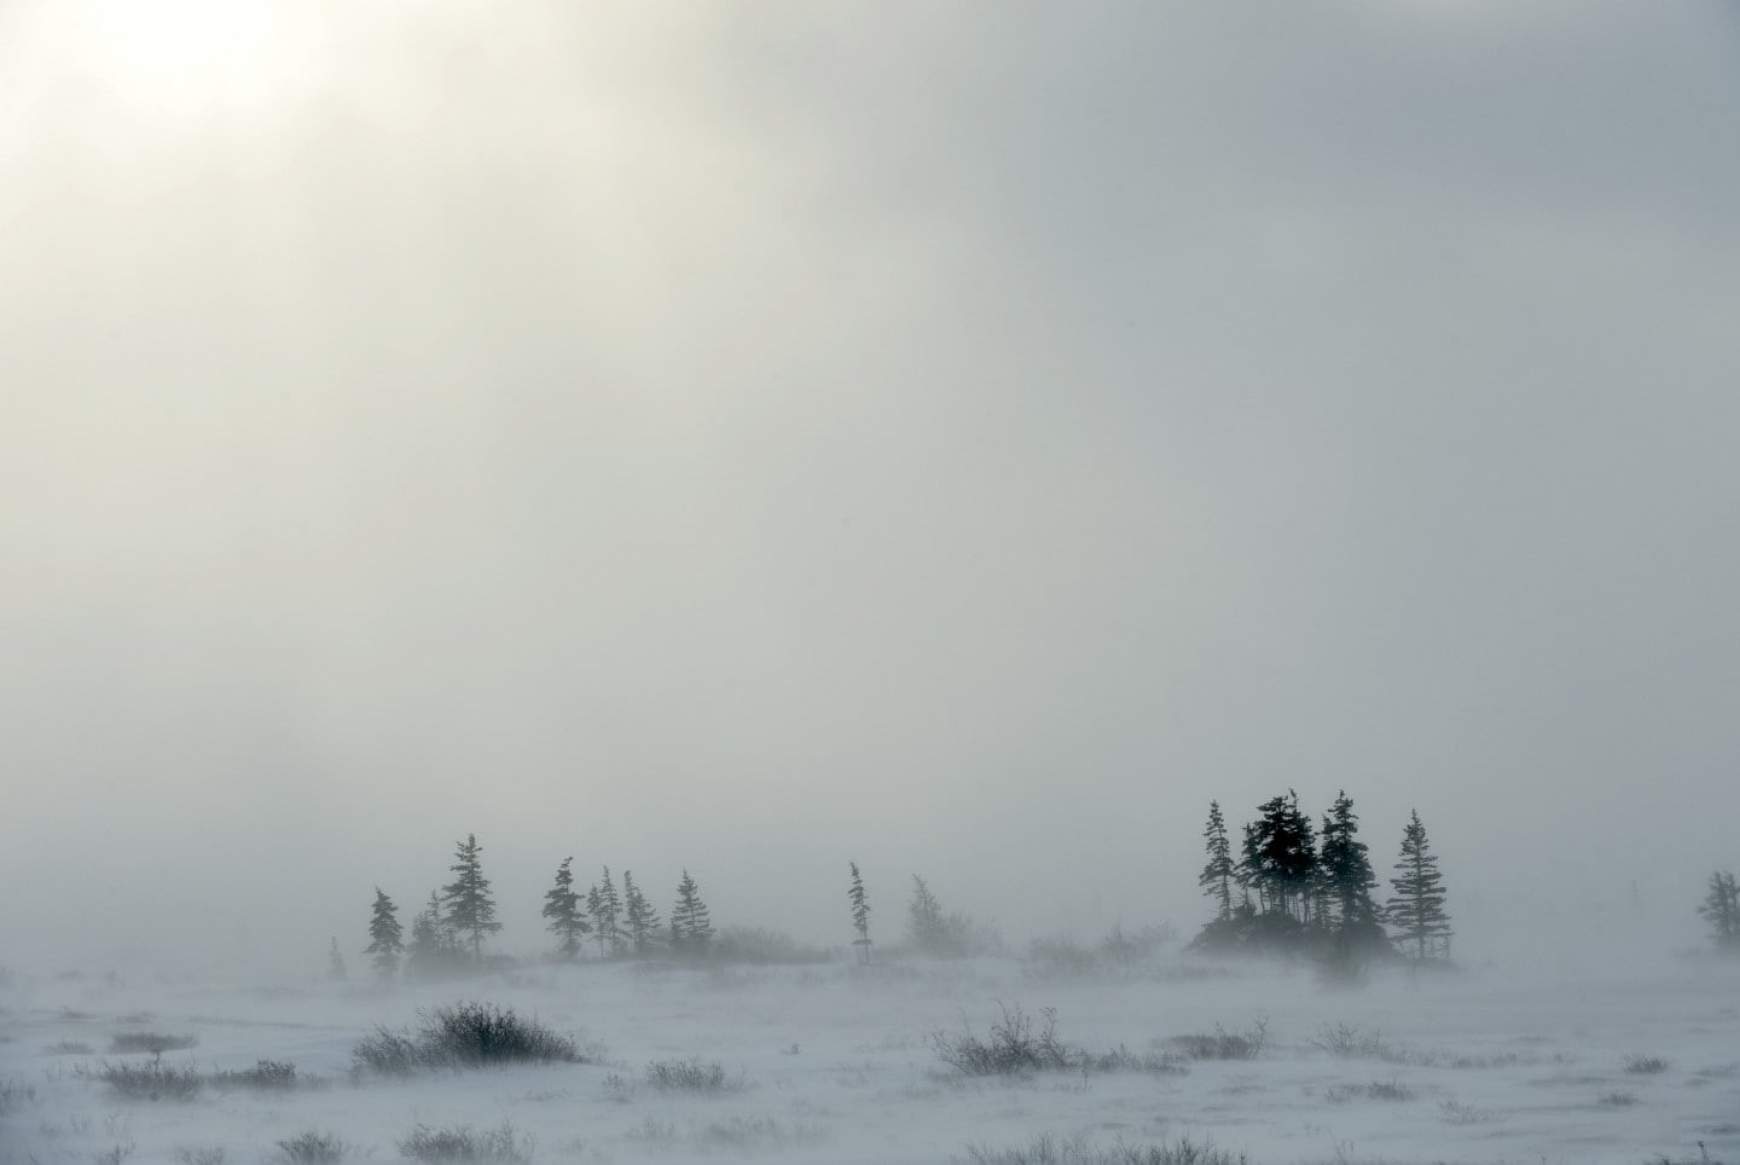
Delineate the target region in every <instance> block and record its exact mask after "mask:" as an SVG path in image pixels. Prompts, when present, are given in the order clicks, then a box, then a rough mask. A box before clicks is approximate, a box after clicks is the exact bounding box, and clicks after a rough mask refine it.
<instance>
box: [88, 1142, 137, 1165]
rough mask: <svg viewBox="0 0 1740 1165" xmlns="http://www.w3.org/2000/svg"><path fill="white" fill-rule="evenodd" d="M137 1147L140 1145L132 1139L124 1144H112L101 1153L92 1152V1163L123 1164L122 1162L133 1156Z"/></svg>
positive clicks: (101, 1164)
mask: <svg viewBox="0 0 1740 1165" xmlns="http://www.w3.org/2000/svg"><path fill="white" fill-rule="evenodd" d="M137 1148H138V1146H137V1145H135V1144H134V1143H133V1142H132V1141H128V1142H127V1143H126V1144H124V1145H123V1144H119V1143H117V1144H115V1145H111V1146H110V1147H109V1148H107V1149H104V1150H103V1151H102V1152H101V1153H92V1154H91V1165H121V1162H123V1161H125V1160H126V1159H127V1158H129V1157H131V1156H132V1155H133V1153H134V1151H135V1150H136V1149H137Z"/></svg>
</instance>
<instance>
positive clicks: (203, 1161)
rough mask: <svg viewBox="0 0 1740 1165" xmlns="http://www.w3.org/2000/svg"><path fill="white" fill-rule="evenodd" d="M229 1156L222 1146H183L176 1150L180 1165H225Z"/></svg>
mask: <svg viewBox="0 0 1740 1165" xmlns="http://www.w3.org/2000/svg"><path fill="white" fill-rule="evenodd" d="M228 1156H229V1154H228V1153H226V1152H224V1147H223V1146H222V1145H183V1146H182V1147H181V1148H179V1149H177V1150H175V1160H176V1161H177V1162H178V1165H224V1160H225V1159H226V1158H227V1157H228Z"/></svg>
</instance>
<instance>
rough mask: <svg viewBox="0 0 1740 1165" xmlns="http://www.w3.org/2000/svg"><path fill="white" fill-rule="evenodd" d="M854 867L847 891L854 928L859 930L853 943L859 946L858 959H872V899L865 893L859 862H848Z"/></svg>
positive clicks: (861, 961) (866, 961)
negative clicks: (850, 883)
mask: <svg viewBox="0 0 1740 1165" xmlns="http://www.w3.org/2000/svg"><path fill="white" fill-rule="evenodd" d="M846 864H847V865H849V866H850V867H852V885H851V888H850V889H848V890H847V891H846V900H847V901H848V902H850V903H851V904H852V929H853V930H855V931H857V932H858V937H857V938H855V939H853V940H852V945H853V946H855V947H857V948H858V961H859V962H860V963H868V962H869V961H870V899H869V898H868V897H867V896H866V895H865V893H864V876H863V875H862V874H860V873H859V872H858V863H857V862H847V863H846Z"/></svg>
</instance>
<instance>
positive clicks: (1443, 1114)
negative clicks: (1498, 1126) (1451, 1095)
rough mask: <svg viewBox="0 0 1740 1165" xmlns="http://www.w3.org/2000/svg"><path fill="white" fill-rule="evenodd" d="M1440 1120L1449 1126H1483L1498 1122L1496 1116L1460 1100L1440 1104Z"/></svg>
mask: <svg viewBox="0 0 1740 1165" xmlns="http://www.w3.org/2000/svg"><path fill="white" fill-rule="evenodd" d="M1438 1119H1439V1120H1441V1121H1443V1122H1444V1123H1445V1124H1447V1125H1483V1124H1486V1123H1488V1122H1490V1121H1494V1120H1497V1119H1498V1117H1497V1115H1496V1114H1494V1113H1491V1112H1488V1111H1487V1110H1486V1109H1483V1108H1475V1107H1474V1106H1473V1105H1472V1104H1464V1103H1463V1102H1462V1101H1460V1100H1445V1101H1441V1102H1439V1104H1438Z"/></svg>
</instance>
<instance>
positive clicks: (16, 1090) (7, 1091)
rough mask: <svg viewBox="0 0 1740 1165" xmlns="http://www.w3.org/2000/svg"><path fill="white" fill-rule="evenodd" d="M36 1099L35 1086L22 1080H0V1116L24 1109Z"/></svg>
mask: <svg viewBox="0 0 1740 1165" xmlns="http://www.w3.org/2000/svg"><path fill="white" fill-rule="evenodd" d="M35 1099H36V1088H35V1086H33V1085H30V1084H26V1083H24V1082H23V1081H22V1080H13V1079H10V1078H8V1079H4V1080H0V1116H5V1115H6V1114H7V1113H9V1112H11V1111H13V1110H14V1109H17V1108H22V1107H23V1106H24V1105H26V1104H29V1103H30V1102H32V1101H34V1100H35Z"/></svg>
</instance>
